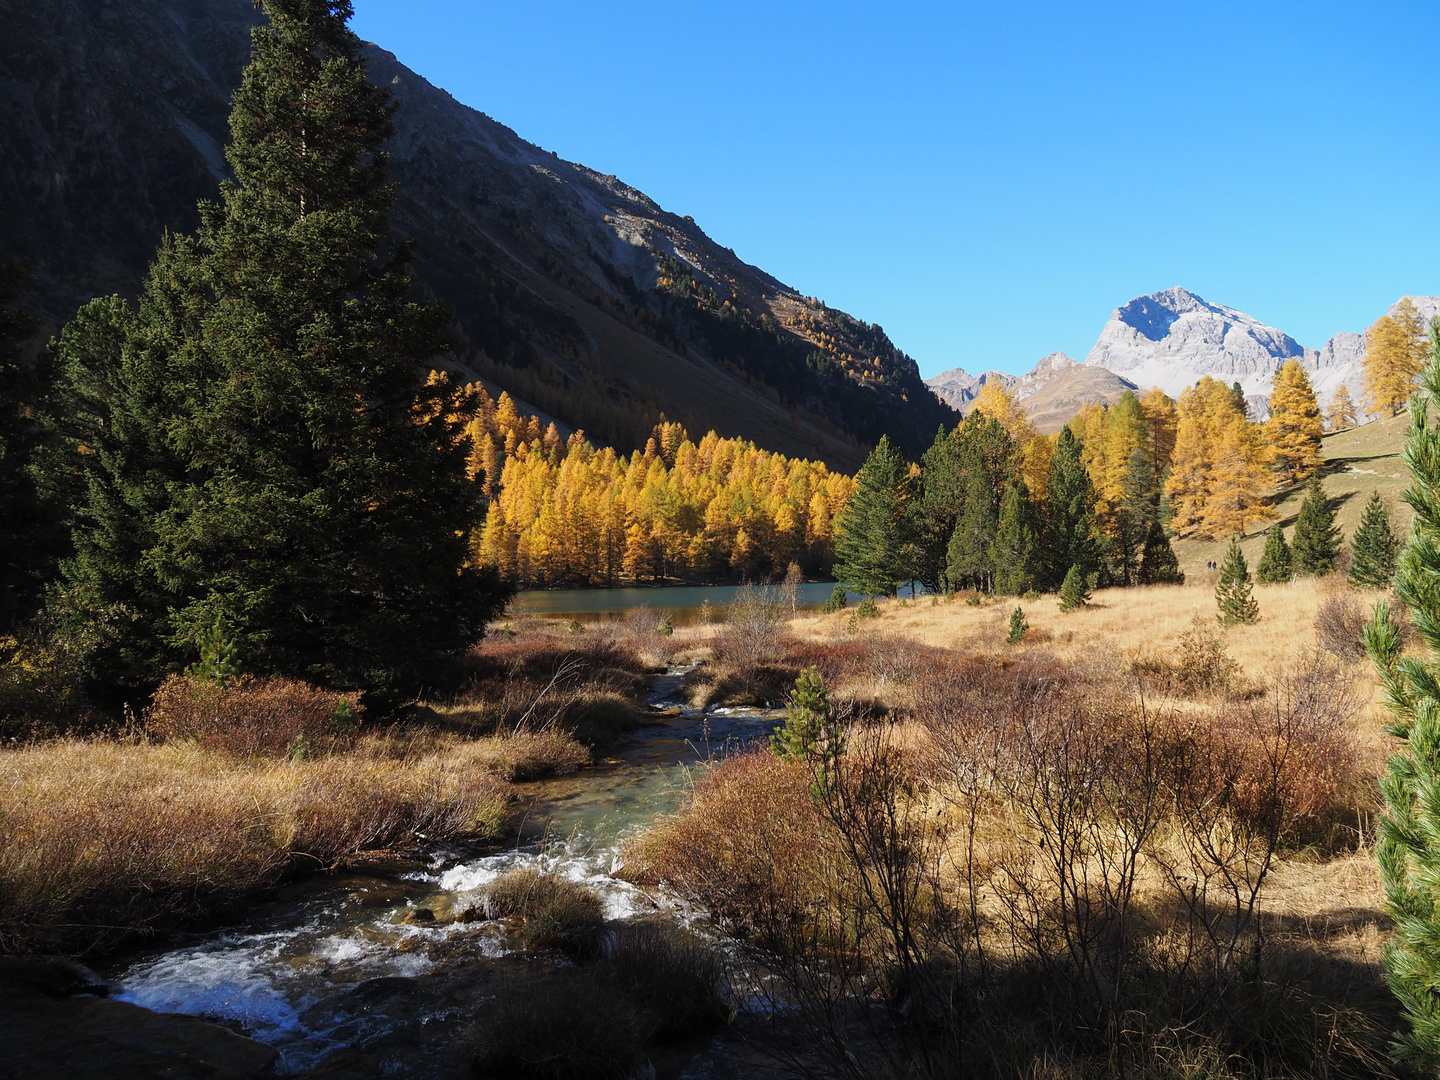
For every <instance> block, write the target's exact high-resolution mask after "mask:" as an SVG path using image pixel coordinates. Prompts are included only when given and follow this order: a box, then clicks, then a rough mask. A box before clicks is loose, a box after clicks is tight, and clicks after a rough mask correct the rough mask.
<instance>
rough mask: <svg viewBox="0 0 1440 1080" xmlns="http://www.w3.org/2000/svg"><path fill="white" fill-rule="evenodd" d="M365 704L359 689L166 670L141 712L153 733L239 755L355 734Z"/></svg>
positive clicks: (287, 750) (317, 744)
mask: <svg viewBox="0 0 1440 1080" xmlns="http://www.w3.org/2000/svg"><path fill="white" fill-rule="evenodd" d="M363 711H364V706H363V705H361V704H360V696H359V695H358V694H353V693H352V694H341V693H336V692H335V691H331V690H321V689H319V688H318V687H314V686H311V685H310V684H309V683H304V682H300V681H299V680H297V679H280V678H271V679H256V678H252V677H249V676H246V677H245V678H242V679H239V680H236V681H234V682H229V683H223V684H222V683H213V682H208V681H206V680H203V679H196V678H194V677H193V676H189V675H171V676H170V677H169V678H167V679H166V680H165V681H164V682H163V683H161V684H160V688H159V689H158V690H156V691H155V696H154V697H153V698H151V699H150V708H149V710H148V711H147V712H146V714H145V721H146V728H147V730H148V731H149V732H150V734H151V735H153V736H154V737H156V738H158V739H161V740H165V741H170V740H175V739H194V740H195V741H197V742H199V743H202V744H203V745H205V746H206V747H208V748H209V749H212V750H217V751H220V752H222V753H228V754H235V755H239V756H242V757H259V756H266V755H272V756H273V755H277V754H285V753H290V752H292V751H293V750H294V749H295V748H296V747H297V740H303V742H301V743H299V744H298V745H301V746H306V747H307V748H308V749H309V750H314V749H317V748H319V747H321V746H323V745H325V744H326V743H327V742H328V741H330V740H332V739H334V738H337V737H338V738H343V737H346V736H349V735H352V734H354V732H355V730H356V729H357V728H358V727H359V724H360V717H361V713H362V712H363Z"/></svg>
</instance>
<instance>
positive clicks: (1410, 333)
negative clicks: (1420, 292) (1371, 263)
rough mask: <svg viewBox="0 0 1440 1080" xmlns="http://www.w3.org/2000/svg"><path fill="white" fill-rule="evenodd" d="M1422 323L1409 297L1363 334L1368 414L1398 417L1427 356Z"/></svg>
mask: <svg viewBox="0 0 1440 1080" xmlns="http://www.w3.org/2000/svg"><path fill="white" fill-rule="evenodd" d="M1429 353H1430V348H1429V342H1428V340H1427V337H1426V333H1425V322H1424V320H1423V319H1421V318H1420V313H1419V312H1418V311H1416V310H1415V305H1414V303H1413V302H1412V301H1411V300H1410V298H1409V297H1408V296H1407V297H1404V298H1403V299H1402V300H1401V301H1400V302H1399V303H1398V304H1396V305H1395V313H1394V314H1393V315H1382V316H1380V318H1378V319H1376V320H1375V322H1374V323H1373V324H1372V325H1371V327H1370V329H1369V330H1367V331H1365V401H1366V404H1367V405H1368V407H1369V411H1370V412H1376V413H1378V412H1381V411H1386V412H1389V414H1390V415H1391V416H1394V415H1395V414H1397V413H1398V412H1399V411H1400V410H1401V409H1403V408H1404V407H1405V403H1406V402H1408V401H1409V400H1410V395H1411V394H1412V393H1414V392H1415V377H1416V375H1418V374H1419V372H1420V369H1421V368H1422V367H1424V365H1425V360H1426V358H1427V357H1428V356H1429Z"/></svg>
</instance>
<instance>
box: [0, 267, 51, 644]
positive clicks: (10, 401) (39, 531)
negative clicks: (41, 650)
mask: <svg viewBox="0 0 1440 1080" xmlns="http://www.w3.org/2000/svg"><path fill="white" fill-rule="evenodd" d="M25 284H26V275H25V273H24V271H22V270H21V269H20V268H19V267H17V266H13V265H10V264H6V263H0V633H5V632H6V631H8V630H11V629H13V628H15V627H16V626H17V625H18V624H19V623H20V622H22V621H23V620H25V619H26V618H28V617H30V616H31V615H34V614H35V612H36V609H37V608H38V607H39V606H40V590H41V588H42V587H43V585H44V583H45V581H46V579H47V578H48V577H49V576H50V574H51V573H52V572H53V569H54V563H55V556H56V553H57V540H58V537H57V536H56V534H55V529H54V528H53V516H52V514H51V513H50V508H49V507H48V506H47V505H46V504H45V502H44V500H43V499H42V498H41V495H40V490H39V487H38V485H37V484H36V481H35V465H36V462H35V454H36V450H37V449H38V447H39V443H40V428H39V425H38V423H37V421H36V408H37V405H38V404H39V402H38V398H39V390H40V386H39V379H38V377H37V373H36V370H35V368H34V367H32V366H30V365H27V364H26V363H25V362H24V360H23V358H22V356H21V347H22V345H23V344H24V342H25V340H26V339H27V338H28V337H30V335H31V334H32V333H34V330H35V326H34V324H33V323H32V322H31V320H30V319H29V318H28V317H27V316H26V315H24V314H23V313H22V312H20V311H19V310H18V309H17V308H16V307H15V301H16V300H17V299H18V297H19V295H20V293H21V292H22V291H23V290H24V288H25Z"/></svg>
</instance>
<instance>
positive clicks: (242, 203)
mask: <svg viewBox="0 0 1440 1080" xmlns="http://www.w3.org/2000/svg"><path fill="white" fill-rule="evenodd" d="M264 6H265V11H266V13H267V14H268V15H269V17H270V22H269V25H268V26H265V27H261V28H258V29H257V30H256V31H255V32H254V45H253V53H252V60H251V63H250V65H249V67H248V68H246V70H245V74H244V80H243V83H242V85H241V87H240V89H239V90H238V91H237V92H236V94H235V98H234V102H233V111H232V113H231V119H230V127H231V134H232V141H231V144H230V146H229V148H228V149H227V151H226V156H227V158H228V160H229V162H230V165H231V168H232V169H233V171H234V175H235V180H234V181H233V182H228V183H225V184H223V185H222V188H221V201H220V202H219V203H218V204H210V203H207V204H202V206H201V221H202V224H201V227H200V231H199V233H198V234H197V235H196V236H195V237H194V238H190V237H175V238H171V239H168V240H167V242H166V243H165V244H164V245H163V246H162V247H161V249H160V251H159V253H158V255H157V257H156V261H155V263H154V266H153V267H152V270H151V273H150V275H149V278H148V279H147V281H146V283H145V287H144V291H143V293H142V296H141V299H140V305H139V309H138V311H131V310H129V309H128V308H127V307H126V306H125V305H123V304H121V303H119V302H118V301H114V300H102V301H96V302H93V303H92V304H90V305H88V306H87V308H85V309H83V310H82V311H81V313H80V315H79V316H78V317H77V319H76V321H75V322H74V323H72V324H71V325H70V326H69V327H67V328H66V330H65V332H64V333H63V334H62V335H61V338H60V348H59V354H60V355H59V359H60V361H61V364H62V366H63V368H64V370H65V371H66V373H67V374H68V375H69V377H70V379H71V383H72V385H73V387H74V394H75V396H76V398H77V407H76V409H75V410H74V411H75V414H76V419H75V423H76V425H77V429H76V431H75V433H74V437H75V438H76V445H77V447H78V448H81V449H83V450H84V451H85V453H84V454H83V460H84V463H85V466H86V471H87V473H88V475H87V477H86V480H87V486H88V492H89V497H88V499H87V505H85V506H84V507H83V509H82V512H81V516H80V520H79V522H78V523H77V529H76V546H77V555H76V557H75V559H74V560H73V561H72V562H71V564H70V565H69V567H68V572H67V578H68V581H67V585H66V587H65V588H64V589H63V590H62V592H61V594H60V597H59V600H58V601H57V607H58V608H59V609H60V611H59V614H60V615H61V616H62V617H65V618H68V619H69V621H70V624H71V625H72V626H74V625H75V624H76V623H84V622H88V623H91V624H93V623H94V622H96V621H99V622H101V623H103V624H105V625H107V626H108V627H109V628H110V632H109V634H108V636H107V638H106V640H105V642H104V643H102V644H101V645H100V646H99V647H98V648H97V649H96V650H95V652H96V653H97V657H96V660H95V664H96V668H97V673H98V674H99V675H100V677H101V678H102V680H103V681H108V682H109V683H110V684H111V685H112V686H113V687H115V688H116V689H120V690H126V691H129V690H134V689H136V688H141V689H143V687H144V686H146V685H147V684H149V683H152V682H153V681H154V680H156V679H157V678H159V677H160V676H161V675H163V674H164V673H165V672H166V671H171V670H176V669H178V668H181V667H184V666H186V665H187V664H189V663H192V662H193V661H194V660H195V659H196V656H197V653H198V649H199V642H200V641H201V640H202V639H205V638H206V637H207V636H209V637H212V638H213V637H216V636H219V637H223V638H226V639H228V643H227V648H228V649H230V650H232V653H233V655H234V656H235V657H236V660H237V663H238V664H239V665H240V666H241V668H242V669H243V670H245V671H249V672H253V673H283V674H289V675H296V676H300V677H304V678H307V679H311V680H314V681H318V682H322V683H326V684H329V685H337V686H358V687H364V688H367V689H370V690H372V691H378V692H381V695H382V697H393V696H395V695H397V694H403V693H410V692H413V691H414V690H416V689H418V688H419V687H421V686H422V685H425V684H427V683H429V682H430V681H432V680H434V679H437V678H441V677H443V675H444V671H445V661H446V659H447V658H448V657H451V656H454V655H455V654H457V653H458V652H460V651H461V650H463V649H464V648H466V647H467V646H468V645H470V644H471V643H473V642H474V641H475V640H477V639H478V638H479V637H480V636H481V635H482V634H483V632H484V627H485V624H486V622H487V621H488V620H489V619H491V618H492V617H493V616H494V615H495V614H497V613H498V612H499V611H500V610H501V608H502V607H503V605H504V603H505V601H506V599H507V597H508V595H509V592H508V589H507V588H506V587H505V586H503V585H502V584H501V582H500V581H499V580H498V579H497V578H496V577H494V576H493V574H489V573H482V572H480V571H477V570H476V569H474V568H473V567H471V566H469V565H468V563H467V552H468V538H469V535H470V533H471V531H472V530H473V529H474V528H476V527H478V524H479V520H480V517H479V515H480V510H481V508H480V506H479V505H478V502H477V496H476V494H475V491H476V489H475V488H474V487H473V485H471V484H470V483H469V482H468V480H467V478H466V472H465V457H466V446H465V444H464V441H463V438H462V437H461V433H460V428H459V425H458V423H457V422H456V421H455V420H454V418H453V417H451V415H450V414H449V411H448V410H447V409H446V408H445V402H446V400H447V395H448V393H449V389H448V388H447V386H446V385H445V382H444V381H443V380H435V379H427V375H428V374H429V372H430V371H431V369H432V367H433V366H434V363H435V361H436V360H437V358H439V357H442V356H443V355H444V354H445V353H446V352H447V351H448V348H449V344H448V341H447V339H446V338H445V336H444V333H443V328H444V327H445V325H446V323H447V321H448V318H449V316H448V314H447V312H446V311H444V310H443V309H442V308H440V307H438V306H436V305H432V304H424V303H417V302H415V301H413V300H411V299H410V298H409V296H410V289H411V281H410V278H409V275H408V272H407V268H408V264H409V261H410V259H411V256H412V252H413V246H412V245H411V244H409V243H405V242H400V243H395V242H393V241H392V240H391V239H390V237H389V220H388V213H389V210H390V208H391V206H392V205H393V203H394V200H395V196H396V187H395V185H394V183H392V182H391V181H390V179H389V176H388V169H387V154H386V152H385V150H384V147H385V144H386V142H387V140H388V139H389V138H390V137H391V135H392V134H393V131H394V129H393V125H392V114H393V110H394V106H393V105H392V104H391V102H390V100H389V93H388V91H387V90H385V89H383V88H378V87H375V86H373V85H371V84H370V82H369V81H368V80H367V77H366V71H365V66H364V64H363V62H362V60H361V57H360V48H361V43H360V40H359V39H358V38H357V37H356V36H355V35H354V34H353V33H352V32H351V31H350V29H349V28H348V25H347V22H348V19H349V17H350V13H351V9H350V4H349V3H348V2H346V0H266V2H265V5H264ZM87 421H89V422H91V423H92V424H93V425H94V427H95V433H94V436H93V437H94V439H95V443H94V445H89V444H81V443H80V442H79V438H80V437H81V436H83V434H84V426H85V423H86V422H87Z"/></svg>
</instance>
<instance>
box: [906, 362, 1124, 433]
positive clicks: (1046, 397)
mask: <svg viewBox="0 0 1440 1080" xmlns="http://www.w3.org/2000/svg"><path fill="white" fill-rule="evenodd" d="M991 381H994V382H998V383H1000V385H1001V386H1003V387H1005V389H1006V390H1008V391H1009V392H1010V394H1011V396H1012V397H1014V398H1015V399H1016V400H1017V401H1022V402H1024V404H1025V411H1026V413H1027V414H1028V415H1029V417H1030V419H1031V421H1033V422H1034V424H1035V427H1036V429H1037V430H1038V431H1039V432H1040V433H1041V434H1042V435H1049V434H1051V433H1052V432H1056V431H1059V430H1060V429H1061V428H1062V427H1064V426H1065V425H1066V424H1067V423H1069V422H1070V418H1071V417H1073V416H1074V415H1075V414H1076V413H1077V412H1078V411H1079V410H1080V406H1081V405H1083V404H1085V403H1086V402H1092V403H1094V404H1097V405H1113V404H1114V403H1115V402H1117V401H1119V400H1120V395H1121V394H1123V393H1124V392H1125V391H1126V390H1134V389H1136V388H1137V387H1136V384H1135V383H1133V382H1131V381H1129V380H1128V379H1123V378H1121V377H1120V376H1119V375H1116V374H1115V373H1114V372H1113V371H1107V370H1106V369H1105V368H1100V367H1095V366H1093V365H1090V364H1081V363H1078V362H1076V361H1075V360H1072V359H1071V358H1070V357H1068V356H1066V355H1065V354H1064V353H1063V352H1054V353H1050V354H1049V355H1048V356H1045V357H1043V358H1041V360H1040V361H1039V362H1038V363H1037V364H1036V365H1035V366H1034V367H1033V368H1031V369H1030V371H1029V372H1027V373H1026V374H1024V375H1007V374H1005V373H1004V372H1003V371H987V372H985V373H984V374H982V375H967V374H966V373H965V371H964V370H962V369H961V368H955V369H953V370H951V371H946V372H943V373H942V374H940V375H937V376H935V377H934V378H932V379H929V380H927V385H929V387H930V388H931V389H932V390H934V391H935V393H936V394H938V395H940V397H942V398H944V399H945V400H946V401H947V402H949V403H950V404H951V405H952V406H953V407H954V408H955V409H957V410H958V411H959V412H961V413H968V412H969V411H970V407H971V405H973V404H974V401H975V398H976V397H978V396H979V394H980V390H981V388H982V387H984V386H985V384H986V383H988V382H991Z"/></svg>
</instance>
